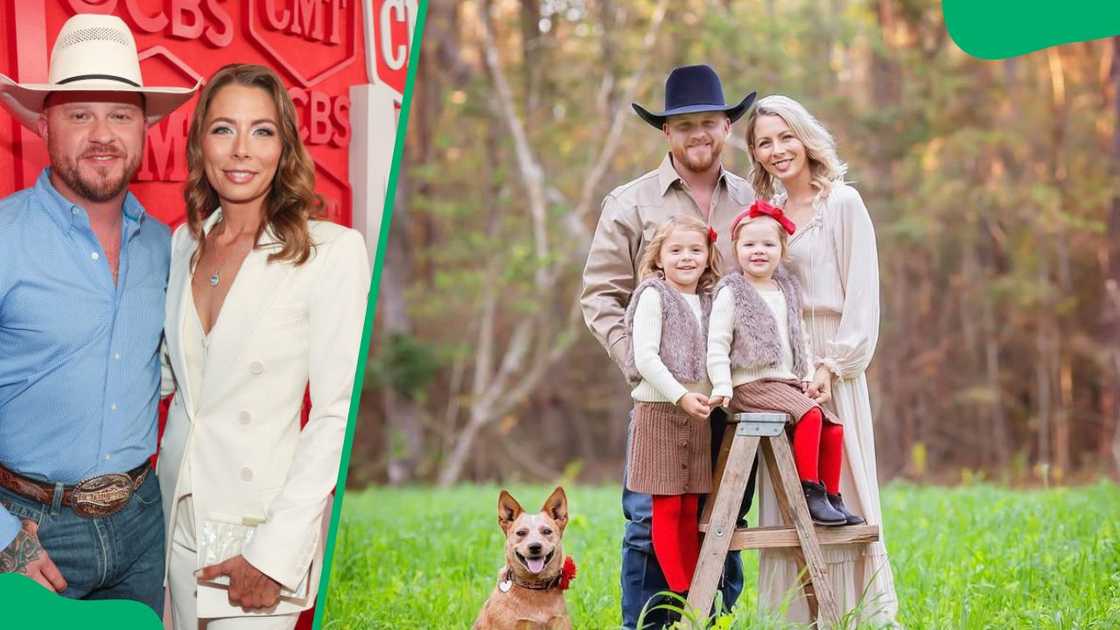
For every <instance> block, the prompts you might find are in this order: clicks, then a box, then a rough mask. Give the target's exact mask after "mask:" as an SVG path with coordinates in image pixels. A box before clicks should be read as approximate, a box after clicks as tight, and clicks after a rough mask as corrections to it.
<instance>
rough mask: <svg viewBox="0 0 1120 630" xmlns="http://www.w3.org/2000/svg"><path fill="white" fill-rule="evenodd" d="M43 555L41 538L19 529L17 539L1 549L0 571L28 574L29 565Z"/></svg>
mask: <svg viewBox="0 0 1120 630" xmlns="http://www.w3.org/2000/svg"><path fill="white" fill-rule="evenodd" d="M42 556H43V546H42V545H41V544H39V539H38V538H36V537H35V536H32V535H31V534H28V533H27V531H26V530H22V529H21V530H19V533H18V534H16V537H15V540H13V541H12V542H11V544H9V545H8V547H7V548H6V549H4V550H3V551H0V573H22V574H24V575H27V565H29V564H31V563H32V562H35V561H36V560H38V559H39V558H41V557H42Z"/></svg>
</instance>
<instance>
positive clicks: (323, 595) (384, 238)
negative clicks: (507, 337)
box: [312, 0, 428, 630]
mask: <svg viewBox="0 0 1120 630" xmlns="http://www.w3.org/2000/svg"><path fill="white" fill-rule="evenodd" d="M416 13H417V15H416V27H415V30H413V34H412V41H411V43H410V48H409V55H408V74H407V76H406V77H405V83H404V95H403V96H402V98H401V112H400V118H399V119H398V122H397V138H396V141H395V144H394V145H393V163H392V165H391V166H390V167H389V183H388V186H387V187H386V190H385V204H384V206H383V209H382V212H381V233H380V236H378V238H377V253H376V255H375V256H374V259H373V277H372V278H371V280H370V287H369V305H368V306H367V307H366V324H365V328H364V329H363V330H362V345H361V346H360V347H361V349H362V350H361V351H360V352H359V353H358V366H357V375H356V376H355V378H354V391H353V393H352V394H351V398H350V400H351V404H350V418H349V421H348V422H347V424H346V440H345V442H343V445H342V462H341V464H340V465H339V468H338V482H337V483H338V485H337V489H336V491H335V499H334V509H333V510H332V511H331V526H330V530H329V531H328V533H327V543H326V552H325V555H324V556H323V577H322V580H321V581H320V582H319V599H318V601H317V602H316V605H315V621H314V623H313V625H312V628H314V630H319V628H320V627H321V624H322V621H323V611H324V610H326V607H327V590H328V587H329V586H330V575H331V565H332V564H333V560H334V547H335V542H336V541H335V538H336V535H337V533H338V520H339V517H340V516H341V514H342V501H343V498H344V496H345V494H346V473H347V471H348V470H349V469H350V449H351V447H352V446H353V444H354V428H355V425H356V424H357V418H358V396H359V394H360V393H361V391H362V381H363V380H364V379H363V378H362V375H364V374H365V371H366V354H367V353H366V349H367V348H369V338H370V334H371V332H372V331H373V320H374V315H375V313H376V312H377V292H378V289H379V288H380V287H381V265H382V262H383V261H384V260H385V246H386V244H387V243H388V242H389V227H390V226H391V225H392V223H393V200H394V198H395V197H396V194H397V175H398V173H399V171H400V166H401V159H402V156H403V155H404V144H405V138H406V137H407V133H408V113H409V111H411V109H412V86H413V85H415V84H416V71H417V70H418V69H419V68H420V49H421V47H422V46H421V43H422V41H423V34H424V21H425V19H426V18H427V16H428V0H419V2H418V4H417V9H416Z"/></svg>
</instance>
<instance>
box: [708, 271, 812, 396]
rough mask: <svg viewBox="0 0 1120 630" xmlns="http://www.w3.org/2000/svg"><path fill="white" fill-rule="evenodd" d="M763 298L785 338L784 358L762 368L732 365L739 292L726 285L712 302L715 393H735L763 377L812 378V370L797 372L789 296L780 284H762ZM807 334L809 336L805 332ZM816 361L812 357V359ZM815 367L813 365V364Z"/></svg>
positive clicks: (710, 353) (710, 373)
mask: <svg viewBox="0 0 1120 630" xmlns="http://www.w3.org/2000/svg"><path fill="white" fill-rule="evenodd" d="M755 290H756V291H758V294H759V296H760V297H762V301H764V302H766V306H767V307H768V308H769V309H770V313H771V314H772V315H773V316H774V320H775V321H776V322H777V324H778V336H779V337H780V338H781V346H782V360H781V362H780V363H779V364H778V365H777V366H774V367H763V368H759V369H754V370H752V369H742V368H739V369H736V370H734V371H732V369H731V356H730V355H731V337H732V334H733V328H734V326H733V324H734V323H735V296H734V294H733V293H732V292H731V288H730V287H723V288H722V289H720V290H719V293H718V294H716V299H715V301H714V302H712V316H711V319H710V320H709V322H708V378H710V379H711V381H712V396H726V397H727V398H730V397H731V394H732V389H734V388H735V387H736V386H739V385H742V384H744V383H750V382H753V381H757V380H760V379H764V378H767V379H792V380H803V381H807V380H811V379H812V374H802V375H801V376H798V375H796V374H794V373H793V350H792V348H791V347H790V344H789V323H788V322H787V321H786V317H787V315H786V298H785V296H784V295H782V292H781V290H780V289H778V288H777V287H773V288H758V287H755ZM803 337H805V336H804V335H803ZM805 340H806V343H805V357H806V358H807V359H808V358H809V357H811V355H810V354H809V346H808V337H805ZM808 363H810V364H811V363H812V361H808ZM810 369H811V368H810Z"/></svg>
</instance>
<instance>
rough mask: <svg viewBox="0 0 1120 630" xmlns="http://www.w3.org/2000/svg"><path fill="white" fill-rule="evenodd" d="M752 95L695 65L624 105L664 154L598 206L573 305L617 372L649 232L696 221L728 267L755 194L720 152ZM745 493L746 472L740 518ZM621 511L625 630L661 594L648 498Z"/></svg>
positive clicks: (732, 593)
mask: <svg viewBox="0 0 1120 630" xmlns="http://www.w3.org/2000/svg"><path fill="white" fill-rule="evenodd" d="M754 97H755V94H754V92H752V93H750V94H748V95H747V96H746V97H745V98H743V99H742V100H741V101H739V102H738V103H736V104H732V105H727V104H726V103H725V101H724V98H723V86H722V84H721V83H720V80H719V76H718V75H716V73H715V71H714V70H712V68H710V67H709V66H706V65H696V66H684V67H680V68H676V69H674V70H673V71H672V73H670V74H669V78H668V79H666V81H665V109H664V111H662V112H660V113H652V112H650V111H648V110H646V109H645V108H643V107H642V106H640V105H638V104H637V103H634V104H633V107H634V111H636V112H637V113H638V115H639V116H641V118H642V119H643V120H645V121H646V122H648V123H649V124H650V125H652V126H653V127H655V128H657V129H659V130H661V132H662V133H664V134H665V139H666V141H667V143H668V149H669V150H668V153H667V155H666V156H665V158H664V159H663V160H662V161H661V165H660V166H658V167H657V168H656V169H655V170H652V171H650V172H648V173H646V174H645V175H642V176H641V177H639V178H637V179H635V180H634V181H632V182H629V183H627V184H623V185H622V186H619V187H618V188H616V189H614V190H613V191H611V193H610V194H609V195H607V197H606V199H604V200H603V211H602V214H601V215H600V216H599V225H598V227H597V228H596V230H595V238H594V240H593V241H592V243H591V250H590V252H589V253H588V256H587V265H586V267H585V268H584V272H583V293H582V296H581V298H580V304H581V306H582V308H583V316H584V320H585V321H586V322H587V325H588V327H589V328H590V329H591V332H592V333H593V334H594V335H595V337H596V338H597V339H598V340H599V343H601V344H603V347H604V348H605V349H606V350H607V352H608V353H609V354H610V356H611V358H612V359H613V360H614V361H615V363H617V364H618V365H619V366H620V367H621V366H622V365H623V364H624V363H625V359H626V357H627V356H628V355H629V354H630V352H631V347H630V339H629V337H628V335H627V332H626V325H625V321H624V320H625V313H626V306H627V304H628V303H629V302H630V296H631V293H632V292H633V290H634V288H635V286H636V285H637V282H638V278H637V267H638V261H640V260H641V257H642V252H643V250H644V249H645V246H646V243H647V242H648V241H649V239H650V238H651V237H652V236H653V233H654V231H655V230H656V229H657V227H658V226H659V225H661V224H662V223H664V222H665V221H667V220H668V219H669V218H670V217H672V216H673V215H677V214H691V215H694V216H696V217H699V218H700V219H702V220H704V221H705V222H706V223H707V224H708V225H709V226H711V227H712V228H713V229H715V231H716V232H717V234H719V235H720V238H719V239H718V240H717V246H718V248H719V250H720V253H721V254H722V256H723V260H724V261H726V262H725V266H731V267H732V268H735V267H737V265H736V263H735V262H734V261H735V257H734V256H733V255H732V251H731V239H730V238H729V237H728V236H727V234H728V230H729V229H730V227H731V221H732V220H733V219H734V218H735V216H736V215H737V214H738V213H739V212H741V211H742V209H743V208H745V207H747V206H748V205H749V204H750V203H751V202H752V201H754V196H755V195H754V191H753V190H752V189H751V187H750V184H748V183H747V182H746V180H744V179H743V178H741V177H738V176H736V175H734V174H732V173H730V172H728V171H727V170H725V169H724V168H723V165H722V163H721V162H720V154H721V152H722V150H723V147H724V144H725V142H726V140H727V138H728V136H729V135H730V133H731V124H732V123H734V122H735V121H736V120H738V119H739V117H741V116H742V115H743V114H744V113H746V111H747V109H748V108H749V107H750V105H751V103H752V102H753V101H754ZM724 271H726V269H725V270H724ZM631 385H634V383H631ZM669 402H677V401H669ZM725 422H726V416H725V415H724V413H723V410H721V409H719V408H716V409H713V410H712V412H711V424H712V448H713V461H714V457H715V453H716V451H717V450H718V447H719V443H720V439H721V438H722V436H723V429H724V426H725ZM753 495H754V473H753V471H752V474H751V478H750V482H749V485H748V488H747V492H746V497H745V498H744V505H743V510H742V513H743V514H745V513H746V511H747V509H748V508H749V507H750V502H751V497H752V496H753ZM622 509H623V513H624V514H625V515H626V520H627V522H626V530H625V533H624V535H623V541H622V621H623V626H624V627H625V628H635V627H636V626H637V620H638V616H639V615H640V613H641V610H642V607H643V606H645V605H646V602H647V601H649V600H650V599H651V598H652V597H653V596H654V595H655V594H656V593H658V592H659V591H664V590H668V587H667V585H666V581H665V577H664V574H663V573H662V571H661V568H660V566H659V565H658V562H657V559H656V557H655V556H654V553H653V545H652V540H651V522H652V518H651V517H652V497H651V496H650V495H648V494H640V493H636V492H631V491H629V490H626V489H625V487H624V488H623V495H622ZM742 588H743V569H742V561H741V560H740V559H739V552H732V553H730V554H728V556H727V564H726V566H725V567H724V576H723V580H722V582H721V590H722V593H723V601H724V603H725V605H726V606H728V607H730V606H731V605H733V604H734V603H735V600H736V599H737V598H738V597H739V593H740V592H741V591H742ZM669 621H671V620H670V619H669V617H668V614H667V613H666V612H665V611H655V612H651V613H650V614H647V615H646V622H647V623H649V624H653V625H655V626H660V625H663V624H665V623H668V622H669Z"/></svg>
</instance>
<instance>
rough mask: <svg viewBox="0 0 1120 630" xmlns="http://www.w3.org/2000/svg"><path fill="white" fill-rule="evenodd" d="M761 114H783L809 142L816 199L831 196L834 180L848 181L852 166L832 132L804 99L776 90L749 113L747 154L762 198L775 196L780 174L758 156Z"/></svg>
mask: <svg viewBox="0 0 1120 630" xmlns="http://www.w3.org/2000/svg"><path fill="white" fill-rule="evenodd" d="M761 116H777V117H779V118H781V119H782V120H784V121H785V123H786V124H787V125H789V128H790V130H791V131H793V135H794V136H796V137H797V139H798V140H800V141H801V144H803V145H805V157H806V161H807V162H808V163H809V174H810V184H809V185H810V186H812V188H813V190H815V191H817V194H816V199H823V198H825V197H827V196H828V193H829V192H830V191H831V190H832V185H833V184H835V183H838V182H843V181H844V174H845V173H847V172H848V166H847V165H846V164H844V163H843V162H841V161H840V156H839V155H837V153H836V141H835V140H834V139H833V138H832V134H831V133H829V132H828V129H826V128H825V126H824V125H823V124H821V121H819V120H817V119H816V118H814V117H813V115H812V114H810V113H809V111H808V110H806V109H805V107H804V106H803V105H802V104H801V103H798V102H797V101H795V100H793V99H792V98H790V97H788V96H782V95H780V94H775V95H772V96H767V97H765V98H763V99H761V100H759V101H758V103H756V104H755V106H754V109H752V110H751V113H750V115H749V116H748V117H747V156H748V157H749V158H750V163H751V169H750V173H749V175H748V178H749V179H750V180H751V186H753V187H754V191H755V194H757V195H758V196H759V198H761V199H771V198H773V197H774V195H775V193H776V192H777V191H776V190H775V188H776V187H775V180H776V178H775V177H774V176H773V175H771V174H770V173H768V172H767V171H766V169H765V168H764V167H763V166H762V165H761V164H760V163H759V162H758V160H757V159H755V156H754V142H755V136H754V128H755V124H756V123H757V122H758V119H759V117H761Z"/></svg>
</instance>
